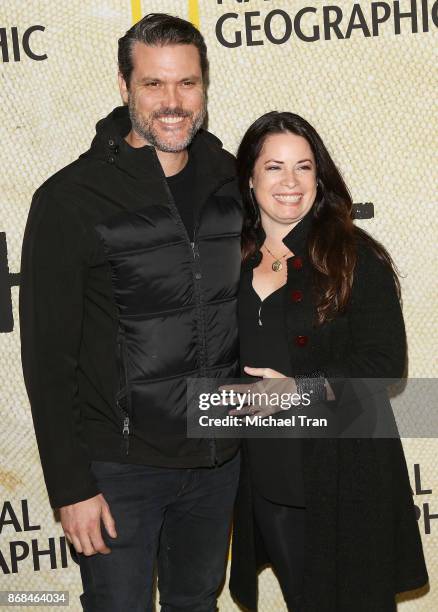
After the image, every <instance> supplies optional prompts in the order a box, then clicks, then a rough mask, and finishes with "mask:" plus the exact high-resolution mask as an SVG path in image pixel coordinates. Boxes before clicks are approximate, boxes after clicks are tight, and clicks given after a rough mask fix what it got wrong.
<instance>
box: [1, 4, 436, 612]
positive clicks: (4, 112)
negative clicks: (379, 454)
mask: <svg viewBox="0 0 438 612" xmlns="http://www.w3.org/2000/svg"><path fill="white" fill-rule="evenodd" d="M134 4H137V5H139V6H140V8H141V9H142V11H143V13H146V12H151V11H167V12H171V13H173V14H178V15H180V16H183V17H188V15H189V0H151V1H145V0H144V1H143V2H142V3H141V2H140V3H138V2H137V3H134ZM195 4H196V3H195V2H192V3H191V5H192V7H193V6H194V5H195ZM198 4H199V10H200V19H201V29H202V31H203V33H204V35H205V37H206V39H207V43H208V47H209V55H210V62H211V88H210V93H209V100H210V104H209V117H210V129H211V130H212V131H213V132H215V133H216V134H217V135H219V136H220V137H221V139H222V140H223V141H224V143H225V145H226V147H227V148H228V149H229V150H231V151H235V149H236V146H237V144H238V142H239V138H240V137H241V135H242V134H243V132H244V130H245V129H246V128H247V126H248V125H249V124H250V122H251V121H252V120H254V119H255V118H256V117H258V116H259V115H260V114H262V113H263V112H265V111H268V110H272V109H282V110H283V109H284V110H291V111H294V112H297V113H299V114H302V115H303V116H304V117H306V118H307V119H308V120H310V121H311V122H312V123H313V124H314V125H315V127H316V128H317V129H318V130H319V131H320V133H321V134H322V136H323V138H324V139H325V141H326V143H327V144H328V145H329V148H330V150H331V152H332V153H333V156H334V158H335V159H336V161H337V162H338V163H339V165H340V167H341V169H342V170H343V173H344V175H345V177H346V179H347V182H348V184H349V186H350V188H351V191H352V194H353V198H354V200H355V201H356V202H365V201H371V202H374V205H375V219H373V220H370V221H361V222H360V223H361V224H362V225H363V226H364V227H365V228H366V229H367V230H369V231H370V232H371V233H372V234H373V235H375V236H376V237H377V238H379V239H381V240H382V241H383V242H384V244H385V245H386V246H387V247H388V249H389V250H390V252H391V253H392V255H393V256H394V259H395V261H396V263H397V264H398V266H399V268H400V270H401V272H402V274H403V279H402V288H403V298H404V313H405V317H406V324H407V332H408V342H409V374H410V376H416V377H425V378H427V377H433V376H436V374H437V363H436V346H437V333H438V332H437V330H438V325H437V316H438V315H437V312H438V309H437V286H436V280H435V279H436V265H437V261H436V251H435V249H434V247H435V238H436V235H437V215H436V212H435V211H436V206H437V201H436V190H435V189H434V187H435V188H436V173H434V170H435V169H436V167H437V161H438V160H437V147H436V145H437V127H438V121H437V115H436V112H435V114H433V104H434V100H436V84H437V78H436V77H437V75H436V63H437V58H436V53H435V56H434V50H436V48H437V41H438V39H437V30H436V28H434V27H433V26H431V31H430V32H428V33H423V32H421V31H420V32H419V33H418V34H415V35H413V34H411V33H410V30H409V23H408V22H406V20H403V22H402V34H401V35H400V36H394V34H393V30H392V26H391V25H390V24H389V25H388V24H387V25H386V26H385V27H382V34H381V36H379V37H377V38H364V37H363V36H362V35H361V33H360V32H353V35H352V37H351V39H350V40H332V41H319V42H314V43H304V42H301V41H298V40H296V38H295V37H294V36H292V38H291V40H290V41H289V42H288V43H286V44H284V45H275V46H274V45H272V44H270V43H268V42H265V45H263V46H255V47H246V46H243V47H241V48H237V49H226V48H224V47H222V46H221V45H220V44H219V43H218V42H217V41H216V37H215V33H214V27H215V24H216V21H217V19H218V18H219V16H220V15H222V14H223V13H225V12H228V11H232V12H235V13H238V14H239V19H238V20H237V21H236V23H237V24H240V27H241V24H242V23H243V13H244V12H245V11H260V13H261V14H262V16H264V15H266V13H267V12H268V11H270V10H272V9H275V8H281V9H283V10H285V11H287V12H289V13H290V14H291V15H293V14H295V13H296V11H297V10H298V9H299V8H301V7H302V6H306V5H311V4H313V5H314V6H316V7H318V8H320V6H321V5H324V4H329V3H328V2H319V1H318V2H313V3H312V2H310V0H309V1H308V2H303V1H302V0H297V1H295V0H271V1H270V2H263V1H262V0H251V1H250V2H248V3H244V4H240V3H238V2H237V1H236V0H223V5H222V6H221V5H218V4H217V2H216V0H199V3H198ZM330 4H335V2H331V3H330ZM338 4H339V5H340V6H342V8H343V9H344V12H345V13H346V14H349V12H351V7H352V6H353V2H350V1H342V2H341V1H340V2H338ZM360 4H361V5H362V7H363V8H364V12H365V14H366V15H367V16H368V15H369V5H370V3H369V2H365V1H362V2H361V3H360ZM400 4H401V7H402V9H403V10H407V9H408V8H409V6H410V2H409V1H408V0H401V3H400ZM431 4H432V2H430V5H431ZM391 5H392V3H391ZM256 21H257V22H260V23H263V21H262V20H260V21H259V20H256ZM314 21H319V22H320V18H319V17H318V18H316V19H315V18H312V20H309V24H310V23H313V22H314ZM131 22H132V5H131V2H130V1H129V0H68V1H67V0H65V1H64V2H62V1H61V0H57V1H55V0H28V1H26V2H22V1H21V0H15V1H14V0H3V1H2V2H1V3H0V27H6V28H10V27H11V26H17V27H18V28H19V31H20V32H21V34H22V33H23V32H24V30H25V29H26V28H28V27H29V26H31V25H34V24H41V25H43V26H45V28H46V30H45V32H44V33H41V32H37V33H35V34H34V35H33V37H32V38H31V42H32V47H33V48H34V49H35V51H37V52H41V53H43V52H45V53H47V55H48V59H47V60H45V61H41V62H36V61H32V60H30V59H29V58H27V57H26V56H25V55H24V54H23V53H22V60H21V61H20V62H14V61H10V62H9V63H2V64H0V83H1V105H0V142H1V145H2V146H1V147H0V176H1V189H0V231H4V232H6V234H7V240H8V251H9V267H10V271H11V272H18V271H19V268H20V248H21V241H22V235H23V230H24V225H25V221H26V217H27V212H28V208H29V203H30V198H31V195H32V193H33V191H34V190H35V189H36V187H37V186H38V185H39V184H40V183H41V182H42V181H43V180H44V179H45V178H46V177H48V176H49V175H51V174H52V173H53V172H55V171H56V170H57V169H59V168H60V167H62V166H64V165H65V164H67V163H69V162H70V161H71V160H73V159H74V158H75V157H77V156H78V155H79V153H80V152H82V151H83V150H84V149H85V148H86V147H88V144H89V142H90V140H91V137H92V135H93V132H94V124H95V122H96V121H97V119H98V118H100V117H101V116H103V115H106V114H107V113H108V112H109V110H110V109H111V108H112V107H113V106H116V105H118V104H119V97H118V92H117V85H116V50H117V44H116V43H117V38H118V37H119V36H120V35H121V34H123V33H124V31H125V30H126V29H127V28H128V27H129V26H130V25H131ZM419 25H420V26H421V19H419ZM344 28H345V26H344ZM420 30H421V27H420ZM226 31H227V32H228V33H231V28H230V27H228V28H227V29H226ZM255 37H256V38H260V39H261V38H264V36H263V34H262V33H260V32H259V33H256V34H255ZM11 56H12V53H11ZM12 295H13V306H14V320H15V329H14V332H13V333H10V334H0V380H1V382H0V415H1V427H0V457H1V465H0V502H1V503H3V502H4V501H6V500H8V501H11V502H12V503H13V507H14V509H15V510H16V511H17V513H18V511H19V510H20V500H21V499H27V500H28V504H29V509H30V518H31V523H32V524H38V525H41V530H38V531H30V532H21V533H15V531H14V529H13V528H12V527H11V526H6V527H4V529H3V532H2V533H1V534H0V550H1V552H2V553H3V555H4V557H5V560H6V562H7V563H8V564H9V560H8V559H9V542H10V541H15V540H23V541H26V542H30V540H31V539H32V538H37V539H38V541H39V543H40V548H47V538H49V537H59V536H60V535H62V532H61V530H60V527H59V525H57V524H55V522H54V520H53V517H52V512H51V510H50V507H49V504H48V501H47V497H46V493H45V489H44V485H43V482H42V475H41V469H40V464H39V458H38V453H37V450H36V445H35V441H34V434H33V428H32V423H31V417H30V411H29V407H28V403H27V397H26V394H25V390H24V385H23V382H22V376H21V365H20V356H19V328H18V311H17V305H18V288H16V287H15V288H13V290H12ZM404 447H405V452H406V457H407V461H408V466H409V470H410V473H411V477H412V482H413V466H414V464H420V466H421V477H422V485H423V489H431V490H432V493H430V494H427V495H416V496H415V503H416V504H417V505H418V506H419V507H420V508H422V507H423V503H429V505H430V513H438V496H437V491H438V468H437V464H436V454H437V451H438V443H437V441H436V440H404ZM0 507H1V506H0ZM434 522H435V521H434V520H432V527H431V529H432V533H431V534H430V535H425V534H424V521H423V516H421V517H420V529H421V532H422V535H423V542H424V547H425V553H426V557H427V561H428V568H429V572H430V576H431V591H430V592H429V593H428V594H426V595H425V596H423V597H422V598H420V599H415V600H410V601H406V602H405V601H404V602H403V603H401V604H400V605H399V609H400V610H401V611H402V612H414V611H415V612H419V611H421V612H432V611H434V610H437V609H438V594H437V590H436V587H435V584H437V583H438V559H437V550H438V547H437V544H438V524H437V525H435V526H434ZM58 560H59V554H58ZM41 566H42V569H41V571H34V570H33V567H32V563H31V560H30V558H28V559H26V560H24V561H22V562H21V563H19V572H18V573H17V574H9V575H4V574H3V573H2V572H1V570H0V588H1V589H11V590H18V589H66V590H69V591H70V597H71V604H70V609H71V610H75V611H76V610H78V611H79V610H80V609H81V607H80V604H79V602H78V596H79V594H80V592H81V588H80V580H79V572H78V570H77V567H76V566H74V565H73V564H72V563H71V562H70V566H69V568H67V569H57V570H51V569H49V564H48V560H47V558H46V557H44V558H42V560H41ZM364 596H366V595H365V594H364ZM40 609H46V608H40ZM48 609H49V608H47V610H48ZM51 609H53V608H51ZM220 609H221V610H223V611H231V610H237V607H236V606H235V605H234V604H233V603H232V602H231V600H230V598H229V596H228V593H227V592H226V589H225V591H224V593H223V595H222V597H221V599H220ZM284 609H285V608H284V605H283V603H282V598H281V595H280V593H279V589H278V586H277V584H276V580H275V578H274V577H273V575H272V574H271V572H270V571H265V572H264V573H263V574H262V576H261V578H260V610H261V611H263V612H264V611H266V612H270V611H274V610H284Z"/></svg>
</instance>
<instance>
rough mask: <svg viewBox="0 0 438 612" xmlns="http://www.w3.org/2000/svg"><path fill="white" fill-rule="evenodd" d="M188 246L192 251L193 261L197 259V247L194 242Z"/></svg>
mask: <svg viewBox="0 0 438 612" xmlns="http://www.w3.org/2000/svg"><path fill="white" fill-rule="evenodd" d="M190 246H191V247H192V251H193V259H196V258H197V257H199V252H198V246H197V245H196V244H195V243H194V242H191V243H190Z"/></svg>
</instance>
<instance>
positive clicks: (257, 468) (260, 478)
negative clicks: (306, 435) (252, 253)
mask: <svg viewBox="0 0 438 612" xmlns="http://www.w3.org/2000/svg"><path fill="white" fill-rule="evenodd" d="M252 280H253V272H252V270H247V271H246V273H244V274H243V275H242V280H241V284H240V289H239V333H240V358H241V367H242V376H244V377H245V380H249V379H251V380H252V381H254V379H253V378H252V377H247V376H246V375H245V374H244V372H243V367H244V366H251V367H255V368H263V367H268V368H271V369H274V370H277V371H278V372H281V373H282V374H284V375H285V376H291V364H290V357H289V349H288V345H287V340H286V326H285V308H284V299H285V292H286V286H283V287H281V288H280V289H277V290H276V291H274V292H273V293H271V294H270V295H269V296H268V297H267V298H265V299H264V300H263V301H262V300H261V299H260V297H259V296H258V294H257V293H256V291H255V289H254V287H253V283H252ZM246 446H247V450H248V457H249V461H250V465H251V475H252V481H253V485H254V486H255V487H256V488H257V490H258V492H259V493H260V495H262V496H263V497H266V498H267V499H269V500H271V501H273V502H276V503H279V504H285V505H292V506H304V492H303V481H302V466H301V444H300V440H298V439H285V438H249V437H248V439H247V440H246Z"/></svg>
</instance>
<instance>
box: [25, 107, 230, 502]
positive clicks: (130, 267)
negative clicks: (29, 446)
mask: <svg viewBox="0 0 438 612" xmlns="http://www.w3.org/2000/svg"><path fill="white" fill-rule="evenodd" d="M129 129H130V121H129V117H128V113H127V110H126V108H119V109H115V111H113V113H111V115H109V117H107V118H106V119H105V120H103V121H101V122H100V123H99V124H98V125H97V134H96V137H95V139H94V140H93V143H92V145H91V148H90V150H89V151H88V152H87V153H86V154H84V155H83V156H81V157H80V158H79V159H78V160H77V161H76V162H74V163H73V164H71V165H69V166H67V167H66V168H64V169H63V170H61V171H60V172H58V173H57V174H56V175H55V176H53V177H52V178H51V179H49V180H48V181H47V182H46V183H45V184H44V185H43V186H42V187H41V188H40V189H39V190H38V191H37V192H36V194H35V196H34V200H33V203H32V207H31V211H30V214H29V219H28V224H27V227H26V233H25V237H24V244H23V254H22V269H21V274H22V277H21V292H20V320H21V335H22V360H23V369H24V375H25V382H26V386H27V390H28V394H29V398H30V402H31V407H32V414H33V418H34V423H35V431H36V435H37V440H38V445H39V450H40V455H41V460H42V465H43V469H44V475H45V479H46V483H47V487H48V491H49V496H50V499H51V503H52V505H53V506H55V507H56V506H62V505H65V504H68V503H73V502H77V501H80V500H83V499H87V498H88V497H91V496H92V495H95V494H96V493H97V489H96V485H95V482H94V481H93V479H92V476H91V474H90V472H89V467H88V466H89V461H90V460H92V459H95V460H107V461H121V462H130V463H144V464H148V465H154V466H167V467H186V468H188V467H200V466H212V465H215V464H220V463H223V462H224V461H226V460H228V459H230V458H231V457H232V456H233V455H234V454H235V452H236V448H237V443H236V442H234V441H232V440H217V441H214V440H210V441H209V440H199V439H188V438H187V436H186V418H185V416H186V379H187V378H188V377H199V376H207V377H210V378H214V377H228V376H236V375H237V322H236V292H237V285H238V280H239V273H240V231H241V223H242V220H241V207H240V203H239V196H238V192H237V190H236V185H235V179H234V159H233V157H232V156H231V155H230V154H228V153H227V152H225V151H224V150H223V149H222V147H221V143H220V141H219V140H217V138H215V137H214V136H212V135H211V134H209V133H207V132H205V131H201V132H199V133H198V135H197V136H196V137H195V139H194V141H193V143H192V145H191V149H190V155H192V156H193V158H194V160H195V167H196V170H195V172H196V180H195V185H194V206H196V207H198V210H197V214H196V221H195V237H194V242H193V243H190V241H189V238H188V236H187V232H186V230H185V228H184V225H183V223H182V221H181V218H180V216H179V214H178V212H177V209H176V207H175V204H174V203H173V200H172V197H171V194H170V191H169V189H168V187H167V181H166V179H165V176H164V174H163V171H162V168H161V165H160V164H159V161H158V158H157V156H156V153H155V150H154V149H153V148H152V147H143V148H141V149H133V148H131V147H130V146H129V145H128V144H127V143H126V142H125V140H124V136H125V135H126V133H127V132H128V131H129Z"/></svg>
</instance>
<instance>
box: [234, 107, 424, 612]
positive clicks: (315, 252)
mask: <svg viewBox="0 0 438 612" xmlns="http://www.w3.org/2000/svg"><path fill="white" fill-rule="evenodd" d="M237 165H238V175H239V182H240V189H241V193H242V197H243V202H244V207H245V222H244V231H243V237H242V248H243V272H242V280H241V288H240V295H239V324H240V338H241V361H242V368H244V372H245V373H246V374H247V375H249V376H254V377H263V378H270V379H272V378H284V377H289V378H290V384H291V390H294V389H298V391H299V392H301V393H303V392H312V394H313V397H319V398H320V399H322V400H328V399H336V401H337V402H338V405H339V403H340V401H341V400H340V396H341V395H342V393H344V391H345V389H346V385H345V384H340V382H339V381H340V380H344V381H345V380H348V379H355V378H365V379H370V378H399V377H401V376H402V375H403V372H404V367H405V357H406V355H405V332H404V324H403V318H402V314H401V308H400V303H399V283H398V279H397V276H396V273H395V271H394V266H393V263H392V260H391V257H390V256H389V254H388V253H387V251H386V250H385V249H384V248H383V246H382V245H380V244H379V243H378V242H376V241H375V240H374V239H373V238H372V237H371V236H369V235H368V234H367V233H366V232H364V231H363V230H361V229H359V228H358V227H356V226H355V225H354V224H353V222H352V214H351V211H352V200H351V196H350V194H349V192H348V189H347V187H346V186H345V184H344V181H343V179H342V177H341V175H340V173H339V171H338V169H337V168H336V166H335V164H334V162H333V161H332V159H331V157H330V155H329V153H328V151H327V149H326V147H325V146H324V144H323V142H322V140H321V138H320V137H319V135H318V134H317V133H316V131H315V130H314V129H313V127H312V126H311V125H309V123H307V121H305V120H304V119H302V118H301V117H299V116H297V115H294V114H291V113H278V112H271V113H268V114H266V115H263V116H262V117H260V118H259V119H258V120H257V121H256V122H255V123H254V124H253V125H252V126H251V127H250V128H249V129H248V131H247V133H246V134H245V136H244V137H243V140H242V143H241V145H240V147H239V151H238V155H237ZM259 384H260V383H259ZM252 411H254V410H253V409H252ZM243 459H244V460H243V465H242V474H241V482H240V488H239V493H238V498H237V505H236V513H235V523H234V535H233V553H232V569H231V579H230V588H231V591H232V594H233V595H234V597H235V598H236V599H237V600H238V601H239V603H241V604H243V605H244V606H246V607H247V608H249V609H256V607H257V571H258V569H259V568H260V567H261V566H262V565H263V564H265V563H267V562H269V563H271V565H272V566H273V569H274V571H275V572H276V575H277V577H278V579H279V582H280V586H281V588H282V592H283V595H284V598H285V601H286V604H287V606H288V608H289V609H290V610H292V611H293V612H298V611H301V610H305V612H352V611H353V610H354V612H360V611H363V612H391V611H393V610H395V609H396V605H395V594H396V593H397V592H400V591H405V590H410V589H414V588H418V587H420V586H422V585H424V584H425V583H426V582H427V571H426V567H425V563H424V557H423V551H422V547H421V540H420V536H419V531H418V527H417V524H416V519H415V514H414V506H413V501H412V494H411V491H410V486H409V478H408V474H407V469H406V463H405V459H404V455H403V451H402V447H401V444H400V441H399V440H398V439H380V440H376V439H364V438H360V439H342V440H340V439H313V440H312V439H303V440H301V441H300V440H295V439H248V440H247V441H246V442H245V444H244V448H243Z"/></svg>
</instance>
